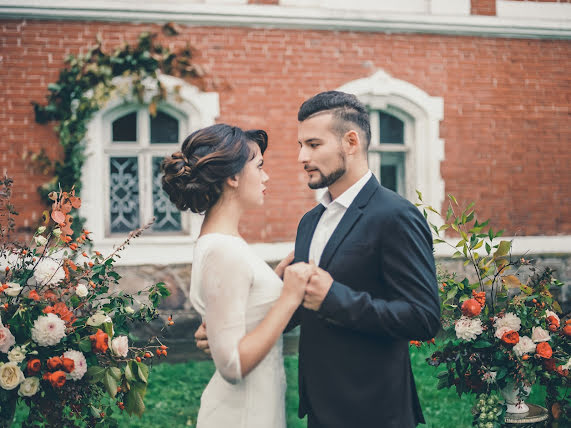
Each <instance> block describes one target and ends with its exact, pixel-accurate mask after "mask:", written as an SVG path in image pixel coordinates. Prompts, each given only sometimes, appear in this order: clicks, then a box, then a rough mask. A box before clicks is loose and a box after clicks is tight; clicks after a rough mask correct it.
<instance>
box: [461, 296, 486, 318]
mask: <svg viewBox="0 0 571 428" xmlns="http://www.w3.org/2000/svg"><path fill="white" fill-rule="evenodd" d="M480 312H482V306H480V303H478V301H477V300H476V299H468V300H466V301H465V302H464V303H463V304H462V314H463V315H464V316H467V317H476V316H478V315H480Z"/></svg>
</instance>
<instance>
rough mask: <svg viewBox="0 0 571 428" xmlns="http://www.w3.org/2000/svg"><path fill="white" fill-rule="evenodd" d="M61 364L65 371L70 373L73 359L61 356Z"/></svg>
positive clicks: (73, 362)
mask: <svg viewBox="0 0 571 428" xmlns="http://www.w3.org/2000/svg"><path fill="white" fill-rule="evenodd" d="M61 365H62V368H63V370H64V371H65V372H66V373H71V372H72V371H73V369H74V368H75V361H73V360H72V359H71V358H66V357H62V358H61Z"/></svg>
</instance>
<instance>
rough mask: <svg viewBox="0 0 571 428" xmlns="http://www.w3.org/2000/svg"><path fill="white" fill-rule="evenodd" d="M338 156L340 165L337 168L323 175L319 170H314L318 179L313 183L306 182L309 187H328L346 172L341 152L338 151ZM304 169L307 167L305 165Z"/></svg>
mask: <svg viewBox="0 0 571 428" xmlns="http://www.w3.org/2000/svg"><path fill="white" fill-rule="evenodd" d="M339 158H340V160H341V166H339V168H337V169H336V170H334V171H333V172H331V173H330V174H328V175H323V174H322V172H321V171H320V170H316V171H317V172H318V173H319V180H318V181H316V182H313V183H312V182H309V183H307V185H308V186H309V188H310V189H322V188H324V187H329V186H331V185H332V184H333V183H335V182H336V181H337V180H339V179H340V178H341V177H343V175H344V174H345V172H347V167H346V166H345V156H344V155H343V154H342V153H340V154H339ZM305 169H307V167H305Z"/></svg>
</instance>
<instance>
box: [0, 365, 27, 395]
mask: <svg viewBox="0 0 571 428" xmlns="http://www.w3.org/2000/svg"><path fill="white" fill-rule="evenodd" d="M23 380H24V373H22V370H20V367H19V366H18V364H16V363H6V364H2V365H1V366H0V387H2V388H4V389H6V390H12V389H14V388H16V387H17V386H18V385H20V383H22V381H23Z"/></svg>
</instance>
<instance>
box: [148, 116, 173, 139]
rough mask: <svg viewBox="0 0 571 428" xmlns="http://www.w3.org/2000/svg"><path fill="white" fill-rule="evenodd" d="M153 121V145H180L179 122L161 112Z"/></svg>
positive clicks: (152, 118) (151, 118)
mask: <svg viewBox="0 0 571 428" xmlns="http://www.w3.org/2000/svg"><path fill="white" fill-rule="evenodd" d="M150 120H151V143H152V144H161V143H165V144H172V143H178V120H176V119H175V118H174V117H172V116H169V115H168V114H166V113H163V112H161V111H159V112H158V113H157V115H156V116H155V117H153V116H150Z"/></svg>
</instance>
